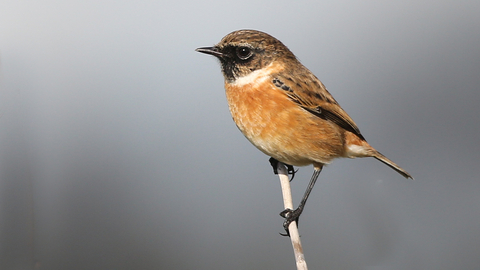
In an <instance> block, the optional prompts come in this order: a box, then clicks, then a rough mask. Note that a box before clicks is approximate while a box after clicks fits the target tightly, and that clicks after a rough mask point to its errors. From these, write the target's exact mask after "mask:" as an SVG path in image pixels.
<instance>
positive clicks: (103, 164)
mask: <svg viewBox="0 0 480 270" xmlns="http://www.w3.org/2000/svg"><path fill="white" fill-rule="evenodd" d="M479 11H480V2H479V1H474V0H470V1H452V0H447V1H441V2H439V1H353V0H351V1H321V2H318V1H300V2H295V3H294V2H292V1H262V2H259V1H242V2H225V1H182V0H180V1H168V2H167V1H143V0H140V1H44V0H42V1H3V2H2V4H1V9H0V74H1V75H0V268H1V269H6V270H11V269H59V270H60V269H62V270H63V269H294V268H295V262H294V257H293V252H292V247H291V244H290V241H289V239H288V238H285V237H281V236H280V235H279V234H278V233H279V232H282V231H283V228H282V222H283V220H282V218H281V217H280V216H279V215H278V213H279V212H281V211H282V210H283V203H282V198H281V190H280V184H279V180H278V178H277V177H276V176H275V175H273V173H272V169H271V167H270V165H269V163H268V157H267V156H265V155H264V154H262V153H261V152H260V151H258V150H257V149H256V148H255V147H253V146H252V145H250V143H249V142H248V141H247V140H246V139H245V138H244V137H243V135H242V134H241V133H240V132H239V131H238V130H237V128H236V127H235V124H234V123H233V121H232V119H231V116H230V113H229V111H228V106H227V102H226V99H225V94H224V89H223V76H222V75H221V72H220V67H219V64H218V62H217V61H216V60H215V59H214V57H211V56H206V55H202V54H199V53H197V52H195V51H194V50H195V48H197V47H201V46H210V45H213V44H215V43H217V42H218V41H220V39H221V38H222V37H223V36H224V35H226V34H228V33H230V32H232V31H234V30H238V29H245V28H248V29H258V30H262V31H265V32H267V33H269V34H271V35H273V36H275V37H277V38H278V39H280V40H281V41H282V42H283V43H284V44H286V45H287V46H288V47H289V48H290V49H291V50H292V51H293V52H294V53H295V54H296V55H297V56H298V58H299V59H300V60H301V61H302V63H303V64H304V65H305V66H307V67H308V68H309V69H310V70H311V71H312V72H313V73H315V74H316V75H317V76H318V77H319V78H320V79H321V80H322V81H323V83H324V84H325V85H326V86H327V88H328V89H329V91H330V92H331V93H332V94H333V95H334V97H335V98H336V99H337V101H338V102H339V103H340V104H341V105H342V107H343V108H344V109H345V110H346V111H347V112H348V113H349V114H350V115H351V116H352V118H353V119H354V120H355V121H356V123H357V124H358V126H359V127H360V130H361V131H362V133H363V135H364V136H365V137H366V138H367V140H368V141H369V142H370V143H371V144H372V145H373V146H374V147H375V148H377V149H378V150H379V151H381V152H382V153H383V154H385V155H386V156H388V157H389V158H391V159H392V160H394V161H395V162H397V163H398V164H400V165H401V166H402V167H403V168H405V169H406V170H407V171H408V172H410V173H411V174H412V175H413V176H414V177H415V179H416V180H415V181H411V180H406V179H404V178H403V177H401V176H400V175H398V174H397V173H395V172H394V171H393V170H391V169H390V168H388V167H387V166H385V165H383V164H382V163H380V162H378V161H376V160H375V159H356V160H346V159H342V160H336V161H335V162H334V163H333V164H331V165H329V166H328V167H326V168H325V169H324V170H323V172H322V174H321V175H320V179H319V181H318V182H317V186H316V187H315V189H314V190H313V192H312V195H311V197H310V200H309V202H308V204H307V207H306V210H305V212H304V214H303V216H302V217H301V219H300V233H301V235H302V236H303V238H302V241H303V245H304V251H305V257H306V260H307V263H308V265H309V267H310V268H311V269H374V270H376V269H479V268H480V256H479V254H480V227H479V224H480V196H479V193H480V179H479V175H480V170H479V167H480V166H479V160H480V145H479V143H478V138H479V135H478V131H479V124H480V116H479V115H480V109H479V107H478V103H479V102H480V92H479V90H480V89H479V85H480V50H479V44H480V31H479V29H480V28H479V27H480V16H479ZM312 170H313V169H312V167H311V166H310V167H303V168H300V170H299V172H298V174H297V176H296V177H295V180H294V181H293V182H292V188H293V192H294V193H293V196H294V202H295V204H298V202H299V200H300V198H301V196H302V195H303V192H304V190H305V187H306V185H307V183H308V180H309V178H310V176H311V173H312Z"/></svg>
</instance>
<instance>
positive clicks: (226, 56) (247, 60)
mask: <svg viewBox="0 0 480 270" xmlns="http://www.w3.org/2000/svg"><path fill="white" fill-rule="evenodd" d="M197 51H198V52H202V53H207V54H211V55H213V56H215V57H217V58H218V59H219V60H220V63H221V65H222V72H223V75H224V77H225V80H227V81H228V82H234V81H235V80H236V79H238V78H241V77H243V76H246V75H248V74H250V73H251V72H253V71H255V70H258V69H261V68H264V67H266V66H268V65H269V64H270V63H272V62H273V61H274V60H275V59H277V58H278V57H279V56H287V58H289V57H291V58H295V56H293V54H292V53H291V52H290V51H289V50H288V49H287V47H285V46H284V45H283V44H282V43H281V42H280V41H278V40H277V39H275V38H274V37H272V36H270V35H268V34H266V33H262V32H258V31H251V30H240V31H236V32H232V33H230V34H228V35H227V36H225V37H224V38H223V39H222V40H221V41H220V43H218V44H217V45H215V46H214V47H205V48H198V49H197Z"/></svg>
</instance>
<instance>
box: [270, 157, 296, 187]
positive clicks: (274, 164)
mask: <svg viewBox="0 0 480 270" xmlns="http://www.w3.org/2000/svg"><path fill="white" fill-rule="evenodd" d="M268 161H270V165H272V168H273V173H274V174H278V171H277V166H278V162H279V161H278V160H276V159H274V158H273V157H271V158H270V159H269V160H268ZM283 164H284V165H285V166H287V173H288V174H291V175H292V178H290V182H291V181H292V180H293V178H294V177H295V173H296V172H297V170H295V168H293V166H292V165H288V164H285V163H283Z"/></svg>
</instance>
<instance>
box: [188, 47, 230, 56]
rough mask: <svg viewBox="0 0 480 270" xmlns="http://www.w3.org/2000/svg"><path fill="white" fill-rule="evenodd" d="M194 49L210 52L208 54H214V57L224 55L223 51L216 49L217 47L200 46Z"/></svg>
mask: <svg viewBox="0 0 480 270" xmlns="http://www.w3.org/2000/svg"><path fill="white" fill-rule="evenodd" d="M195 51H197V52H201V53H206V54H210V55H213V56H216V57H223V56H224V54H223V53H221V52H219V51H218V49H217V47H202V48H198V49H196V50H195Z"/></svg>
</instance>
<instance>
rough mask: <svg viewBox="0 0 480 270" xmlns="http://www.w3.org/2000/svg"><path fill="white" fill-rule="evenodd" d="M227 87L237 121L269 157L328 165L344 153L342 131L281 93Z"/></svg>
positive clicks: (232, 112)
mask: <svg viewBox="0 0 480 270" xmlns="http://www.w3.org/2000/svg"><path fill="white" fill-rule="evenodd" d="M225 88H226V94H227V100H228V104H229V108H230V112H231V114H232V117H233V120H234V121H235V123H236V124H237V126H238V128H239V129H240V131H241V132H242V133H243V134H244V135H245V137H247V139H248V140H249V141H250V142H251V143H252V144H253V145H255V146H256V147H257V148H258V149H259V150H260V151H262V152H263V153H265V154H266V155H268V156H271V157H273V158H275V159H277V160H279V161H281V162H283V163H286V164H290V165H295V166H305V165H309V164H312V163H322V164H327V163H329V162H330V161H331V160H332V159H334V158H337V157H340V156H342V155H343V154H344V147H343V145H344V134H343V133H342V131H341V130H339V128H338V127H337V126H336V125H334V124H332V123H330V122H328V121H325V120H323V119H321V118H318V117H316V116H314V115H312V114H311V113H309V112H307V111H305V110H304V109H302V108H301V107H299V106H298V105H297V104H295V103H294V102H292V101H291V100H290V99H289V98H288V97H287V96H286V95H284V94H283V93H282V92H281V91H278V90H277V89H275V88H272V89H268V88H259V87H255V88H252V87H246V86H243V87H241V88H240V87H235V86H227V85H226V87H225ZM259 89H263V91H260V90H259Z"/></svg>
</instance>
